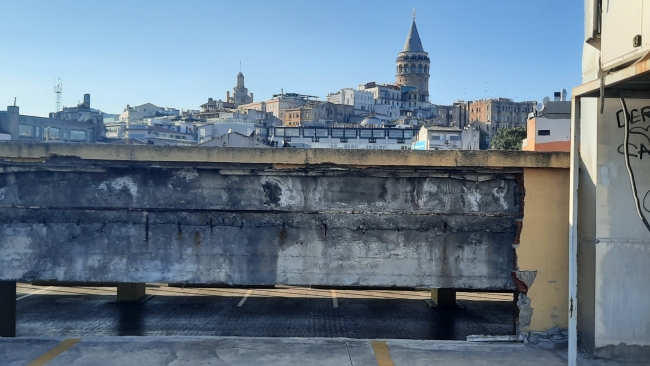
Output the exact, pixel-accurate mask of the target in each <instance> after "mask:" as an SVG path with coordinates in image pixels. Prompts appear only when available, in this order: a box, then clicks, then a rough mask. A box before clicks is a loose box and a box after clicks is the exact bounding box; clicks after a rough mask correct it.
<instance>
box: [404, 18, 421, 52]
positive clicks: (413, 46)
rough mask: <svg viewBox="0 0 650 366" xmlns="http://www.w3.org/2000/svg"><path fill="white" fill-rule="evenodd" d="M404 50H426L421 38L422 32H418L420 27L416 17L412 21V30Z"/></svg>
mask: <svg viewBox="0 0 650 366" xmlns="http://www.w3.org/2000/svg"><path fill="white" fill-rule="evenodd" d="M402 52H424V48H423V47H422V40H420V34H419V33H418V27H417V26H416V25H415V19H413V23H411V30H410V31H409V35H408V37H406V43H404V49H402Z"/></svg>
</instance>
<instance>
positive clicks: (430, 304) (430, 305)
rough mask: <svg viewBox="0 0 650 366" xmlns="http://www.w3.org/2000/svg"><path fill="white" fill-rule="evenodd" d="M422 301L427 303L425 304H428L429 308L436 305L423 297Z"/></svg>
mask: <svg viewBox="0 0 650 366" xmlns="http://www.w3.org/2000/svg"><path fill="white" fill-rule="evenodd" d="M424 301H425V302H426V303H427V305H429V307H430V308H435V307H436V304H434V303H433V301H431V299H424Z"/></svg>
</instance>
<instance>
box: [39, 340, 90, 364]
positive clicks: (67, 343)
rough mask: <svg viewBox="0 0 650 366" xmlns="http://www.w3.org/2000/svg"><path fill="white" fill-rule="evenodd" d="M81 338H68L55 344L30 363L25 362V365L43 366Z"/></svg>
mask: <svg viewBox="0 0 650 366" xmlns="http://www.w3.org/2000/svg"><path fill="white" fill-rule="evenodd" d="M80 340H81V339H79V338H68V339H66V340H65V341H63V342H61V343H59V344H57V345H56V346H55V347H54V348H52V349H51V350H49V351H47V352H45V354H43V355H42V356H41V357H39V358H37V359H35V360H34V361H32V362H31V363H29V364H27V366H43V365H45V364H46V363H48V362H50V361H52V360H53V359H54V358H55V357H56V356H58V355H60V354H62V353H63V352H65V351H66V350H68V349H70V347H72V346H74V345H75V344H77V343H78V342H79V341H80Z"/></svg>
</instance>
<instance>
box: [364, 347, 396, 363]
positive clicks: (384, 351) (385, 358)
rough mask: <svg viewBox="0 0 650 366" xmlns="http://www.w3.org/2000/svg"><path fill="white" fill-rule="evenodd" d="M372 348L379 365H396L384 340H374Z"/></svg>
mask: <svg viewBox="0 0 650 366" xmlns="http://www.w3.org/2000/svg"><path fill="white" fill-rule="evenodd" d="M370 344H372V350H373V351H374V352H375V358H376V359H377V366H395V364H394V363H393V360H392V359H391V358H390V352H388V345H387V344H386V342H384V341H373V342H370Z"/></svg>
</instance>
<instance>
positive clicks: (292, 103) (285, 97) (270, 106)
mask: <svg viewBox="0 0 650 366" xmlns="http://www.w3.org/2000/svg"><path fill="white" fill-rule="evenodd" d="M309 98H311V97H310V96H307V95H300V94H294V93H287V94H285V93H282V94H276V95H274V96H273V98H272V99H269V100H265V101H261V102H255V103H248V104H244V105H240V106H239V109H241V110H247V109H254V110H257V111H262V112H270V113H272V114H273V116H274V117H276V118H279V119H284V116H285V113H286V111H287V110H288V109H292V108H297V107H300V106H303V105H305V104H306V103H307V101H308V100H309Z"/></svg>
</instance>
